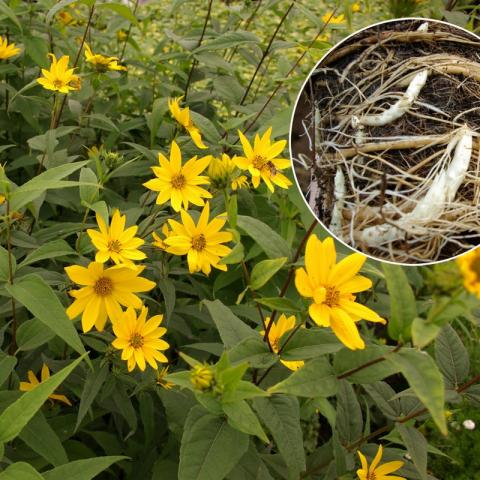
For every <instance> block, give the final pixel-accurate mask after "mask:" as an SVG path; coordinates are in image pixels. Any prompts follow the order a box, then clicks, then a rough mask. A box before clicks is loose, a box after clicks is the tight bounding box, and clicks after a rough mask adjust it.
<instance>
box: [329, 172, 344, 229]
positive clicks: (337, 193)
mask: <svg viewBox="0 0 480 480" xmlns="http://www.w3.org/2000/svg"><path fill="white" fill-rule="evenodd" d="M346 193H347V190H346V187H345V176H344V175H343V171H342V168H341V167H340V166H338V167H337V172H336V173H335V188H334V197H335V204H334V206H333V211H332V220H331V222H330V227H329V229H330V231H331V232H332V233H333V234H334V235H336V236H337V237H340V238H341V237H342V226H343V213H342V212H343V207H344V204H345V194H346Z"/></svg>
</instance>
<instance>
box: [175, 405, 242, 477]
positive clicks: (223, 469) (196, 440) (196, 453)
mask: <svg viewBox="0 0 480 480" xmlns="http://www.w3.org/2000/svg"><path fill="white" fill-rule="evenodd" d="M247 449H248V435H246V434H244V433H242V432H239V431H237V430H235V429H233V428H232V427H231V426H230V425H229V424H228V423H227V420H226V419H225V418H223V417H219V416H216V415H212V414H209V413H206V412H205V410H204V409H203V408H201V407H198V406H197V407H194V408H192V409H191V410H190V412H189V414H188V417H187V420H186V422H185V429H184V432H183V437H182V443H181V446H180V465H179V470H178V479H179V480H192V479H193V478H194V479H195V480H222V479H223V478H225V476H226V475H228V473H229V472H230V470H232V468H233V467H234V466H235V465H236V464H237V462H238V461H239V460H240V458H241V457H242V456H243V454H244V453H245V452H246V451H247Z"/></svg>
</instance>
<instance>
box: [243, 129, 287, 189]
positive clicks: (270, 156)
mask: <svg viewBox="0 0 480 480" xmlns="http://www.w3.org/2000/svg"><path fill="white" fill-rule="evenodd" d="M271 134H272V127H270V128H269V129H268V130H267V131H266V132H265V133H264V134H263V135H262V136H261V137H260V135H258V134H257V135H255V139H254V142H253V145H252V144H251V143H250V142H249V141H248V139H247V137H245V135H244V134H243V133H242V132H240V131H238V135H239V137H240V142H241V143H242V147H243V153H244V156H243V157H242V156H236V157H234V158H233V161H234V162H235V164H236V165H237V167H238V168H241V169H242V170H248V171H249V172H250V174H251V175H252V184H253V186H254V187H255V188H258V186H259V185H260V180H263V181H264V182H265V184H266V185H267V187H268V189H269V190H270V191H271V192H273V191H274V185H277V186H278V187H280V188H288V187H289V186H290V185H291V184H292V182H291V181H290V180H289V179H288V178H287V177H286V176H285V175H283V174H282V173H281V171H282V170H284V169H285V168H289V167H290V160H288V159H286V158H278V155H280V154H281V153H282V152H283V150H284V149H285V146H286V145H287V141H286V140H279V141H278V142H273V143H272V141H271V140H270V136H271Z"/></svg>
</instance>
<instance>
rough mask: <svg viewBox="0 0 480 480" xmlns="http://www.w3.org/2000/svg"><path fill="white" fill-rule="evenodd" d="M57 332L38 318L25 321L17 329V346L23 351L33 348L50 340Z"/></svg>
mask: <svg viewBox="0 0 480 480" xmlns="http://www.w3.org/2000/svg"><path fill="white" fill-rule="evenodd" d="M54 336H55V333H54V332H52V330H50V329H49V328H45V325H44V324H43V323H42V322H41V321H40V320H38V319H37V318H32V319H31V320H27V321H25V322H23V323H22V324H21V325H20V326H19V327H18V330H17V346H18V350H19V351H21V352H27V351H28V350H33V349H35V348H37V347H39V346H40V345H43V344H44V343H47V342H49V341H50V340H51V339H52V338H53V337H54Z"/></svg>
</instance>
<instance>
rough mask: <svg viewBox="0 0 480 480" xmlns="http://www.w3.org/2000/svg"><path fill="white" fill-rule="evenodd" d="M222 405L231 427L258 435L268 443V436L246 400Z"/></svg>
mask: <svg viewBox="0 0 480 480" xmlns="http://www.w3.org/2000/svg"><path fill="white" fill-rule="evenodd" d="M222 407H223V411H224V412H225V415H227V417H228V423H229V425H230V426H231V427H233V428H235V429H236V430H239V431H240V432H243V433H247V434H248V435H256V436H257V437H258V438H259V439H260V440H262V441H263V442H264V443H268V437H267V436H266V435H265V432H264V431H263V428H262V426H261V425H260V422H259V421H258V418H257V416H256V415H255V413H254V412H253V410H252V409H251V408H250V405H249V404H248V403H247V402H246V401H245V400H240V401H238V402H228V403H224V404H223V405H222Z"/></svg>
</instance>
